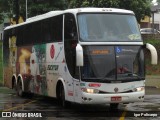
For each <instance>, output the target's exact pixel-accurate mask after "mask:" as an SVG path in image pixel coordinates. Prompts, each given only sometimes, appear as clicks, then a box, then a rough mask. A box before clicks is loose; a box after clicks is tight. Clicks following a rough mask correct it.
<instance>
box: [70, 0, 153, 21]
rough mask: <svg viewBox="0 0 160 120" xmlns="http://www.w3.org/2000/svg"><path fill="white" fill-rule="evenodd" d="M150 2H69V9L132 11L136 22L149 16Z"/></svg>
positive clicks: (97, 0) (71, 0)
mask: <svg viewBox="0 0 160 120" xmlns="http://www.w3.org/2000/svg"><path fill="white" fill-rule="evenodd" d="M150 6H151V0H70V3H69V7H70V8H76V7H113V8H122V9H127V10H132V11H134V13H135V15H136V18H137V21H138V22H140V20H141V19H143V18H144V16H146V15H147V16H150V14H151V11H150Z"/></svg>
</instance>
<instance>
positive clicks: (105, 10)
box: [5, 7, 134, 30]
mask: <svg viewBox="0 0 160 120" xmlns="http://www.w3.org/2000/svg"><path fill="white" fill-rule="evenodd" d="M95 12H99V13H123V14H134V13H133V11H130V10H124V9H117V8H94V7H92V8H74V9H67V10H63V11H51V12H48V13H45V14H42V15H37V16H34V17H31V18H28V19H27V20H26V21H25V22H23V23H20V24H16V25H11V26H8V27H6V28H5V30H7V29H11V28H14V27H18V26H22V25H25V24H29V23H32V22H36V21H40V20H43V19H46V18H50V17H53V16H56V15H61V14H64V13H73V14H75V15H76V14H77V13H95Z"/></svg>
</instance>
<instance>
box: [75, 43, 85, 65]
mask: <svg viewBox="0 0 160 120" xmlns="http://www.w3.org/2000/svg"><path fill="white" fill-rule="evenodd" d="M76 65H77V66H79V67H80V66H83V65H84V63H83V48H82V46H81V45H80V44H77V46H76Z"/></svg>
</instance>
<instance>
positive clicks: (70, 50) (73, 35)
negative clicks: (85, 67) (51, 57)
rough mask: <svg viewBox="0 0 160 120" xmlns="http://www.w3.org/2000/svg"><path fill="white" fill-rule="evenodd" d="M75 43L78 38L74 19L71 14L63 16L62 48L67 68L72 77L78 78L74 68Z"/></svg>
mask: <svg viewBox="0 0 160 120" xmlns="http://www.w3.org/2000/svg"><path fill="white" fill-rule="evenodd" d="M77 42H78V38H77V27H76V21H75V17H74V15H73V14H69V13H67V14H65V21H64V48H65V58H66V63H67V67H68V70H69V72H70V74H71V75H72V77H76V76H78V71H77V70H78V69H77V67H76V45H77Z"/></svg>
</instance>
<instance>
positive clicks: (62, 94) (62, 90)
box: [59, 84, 70, 108]
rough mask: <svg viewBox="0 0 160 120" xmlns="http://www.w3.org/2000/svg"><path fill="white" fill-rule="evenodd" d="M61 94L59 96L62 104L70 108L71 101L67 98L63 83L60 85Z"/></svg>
mask: <svg viewBox="0 0 160 120" xmlns="http://www.w3.org/2000/svg"><path fill="white" fill-rule="evenodd" d="M59 94H60V95H59V97H60V104H61V106H62V107H64V108H68V107H69V105H70V103H69V102H68V101H66V100H65V91H64V87H63V85H62V84H61V85H60V93H59Z"/></svg>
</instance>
